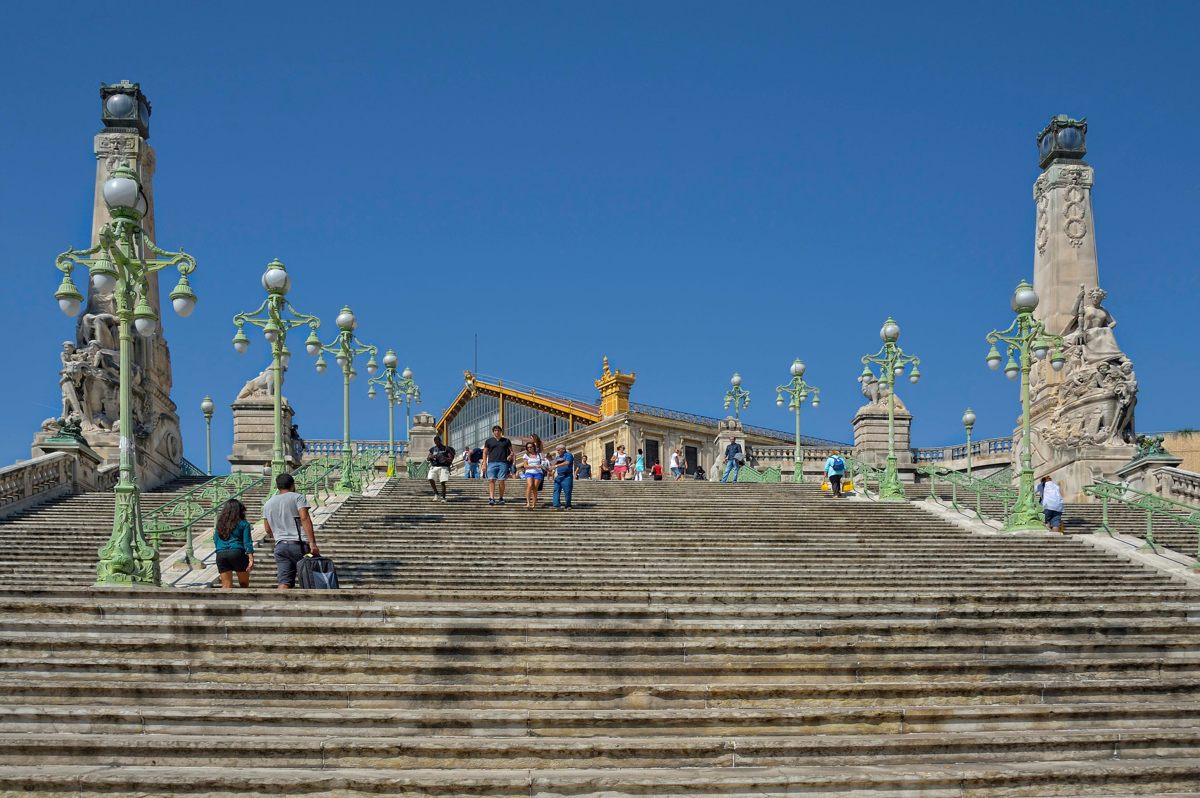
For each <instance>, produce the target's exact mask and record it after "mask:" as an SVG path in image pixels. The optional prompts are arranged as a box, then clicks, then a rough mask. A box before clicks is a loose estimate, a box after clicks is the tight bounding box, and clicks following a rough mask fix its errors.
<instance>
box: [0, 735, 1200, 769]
mask: <svg viewBox="0 0 1200 798" xmlns="http://www.w3.org/2000/svg"><path fill="white" fill-rule="evenodd" d="M1197 756H1200V741H1198V740H1197V738H1196V736H1195V735H1194V734H1193V733H1191V732H1190V731H1186V730H1184V731H1180V730H1179V729H1172V728H1168V729H1153V728H1151V729H1138V730H1133V731H1131V730H1100V731H1090V730H1089V731H1079V730H1075V731H1017V732H1003V731H991V732H986V733H980V732H966V733H959V734H945V733H921V732H917V733H912V734H861V735H843V734H830V735H823V736H817V737H814V736H800V737H792V736H785V735H776V736H757V737H720V736H718V737H706V736H684V737H679V736H662V737H643V738H630V737H606V736H594V737H587V738H578V737H520V736H516V737H478V736H475V737H423V738H418V739H413V738H412V737H403V736H378V737H355V736H350V735H339V736H334V737H322V736H316V737H313V736H293V735H287V734H278V735H270V736H266V735H261V736H255V735H247V736H246V738H245V742H244V745H240V746H231V745H229V738H228V737H227V736H225V735H172V734H157V733H149V734H140V733H138V734H128V735H95V734H68V733H47V734H21V735H14V734H0V765H21V764H24V763H27V762H28V761H30V760H35V761H37V762H39V763H41V764H43V765H80V764H94V765H108V766H130V765H133V766H138V765H141V766H146V765H156V766H160V767H161V766H167V767H195V766H206V767H230V768H242V767H268V766H269V767H275V768H324V769H328V768H365V767H369V768H380V769H415V768H463V767H470V768H505V767H507V768H514V767H522V768H536V769H544V768H568V767H574V768H586V767H600V766H619V767H639V768H651V767H653V768H662V767H673V768H678V767H777V766H792V767H794V766H809V765H816V766H838V765H852V766H862V765H875V766H881V765H891V764H916V763H924V764H937V763H947V764H959V765H961V764H964V763H982V762H994V761H1013V760H1018V759H1019V760H1021V761H1026V762H1031V761H1054V760H1062V759H1070V760H1076V761H1078V760H1086V759H1098V760H1111V759H1139V758H1150V757H1172V758H1174V757H1186V758H1193V757H1197Z"/></svg>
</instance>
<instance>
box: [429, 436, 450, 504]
mask: <svg viewBox="0 0 1200 798" xmlns="http://www.w3.org/2000/svg"><path fill="white" fill-rule="evenodd" d="M425 459H426V460H428V461H429V487H431V488H433V500H434V501H435V502H439V501H440V502H444V501H446V483H447V482H449V481H450V466H451V465H452V464H453V463H454V449H453V448H451V447H449V446H444V445H442V436H441V435H434V436H433V446H431V447H430V448H429V456H428V457H426V458H425ZM438 485H441V486H442V493H441V495H440V496H439V495H438Z"/></svg>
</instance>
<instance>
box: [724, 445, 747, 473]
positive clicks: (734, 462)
mask: <svg viewBox="0 0 1200 798" xmlns="http://www.w3.org/2000/svg"><path fill="white" fill-rule="evenodd" d="M744 459H745V458H744V456H743V455H742V445H741V444H740V443H738V442H737V438H730V439H729V445H728V446H726V447H725V473H724V474H722V475H721V481H722V482H725V481H726V480H728V479H729V474H730V472H732V473H733V481H734V482H737V478H738V473H739V472H740V471H741V470H742V460H744Z"/></svg>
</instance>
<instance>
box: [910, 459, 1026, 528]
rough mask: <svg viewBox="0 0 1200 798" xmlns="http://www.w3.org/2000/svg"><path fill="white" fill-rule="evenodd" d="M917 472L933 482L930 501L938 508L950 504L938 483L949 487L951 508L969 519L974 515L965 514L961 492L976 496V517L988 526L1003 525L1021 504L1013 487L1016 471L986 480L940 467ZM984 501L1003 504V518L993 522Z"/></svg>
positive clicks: (1007, 471)
mask: <svg viewBox="0 0 1200 798" xmlns="http://www.w3.org/2000/svg"><path fill="white" fill-rule="evenodd" d="M917 472H918V473H920V474H923V475H924V476H925V477H926V478H927V479H928V480H929V499H930V500H931V501H934V502H937V503H938V504H941V505H945V504H946V501H945V500H944V499H943V498H942V496H941V494H940V493H939V492H938V483H939V482H940V483H942V484H949V485H950V507H952V508H954V510H955V511H957V512H959V513H962V514H963V515H969V514H970V511H967V510H963V508H962V507H960V506H959V503H958V494H959V491H960V490H962V491H963V492H964V493H966V494H968V495H971V496H973V497H974V502H973V503H974V505H975V507H974V513H975V517H976V518H978V519H979V520H980V521H982V522H984V523H988V522H989V521H996V522H999V523H1001V524H1003V522H1004V519H1005V518H1007V517H1008V512H1009V509H1010V508H1011V507H1012V506H1013V504H1014V503H1015V502H1016V501H1017V490H1016V489H1015V488H1013V487H1012V469H1008V468H1006V469H1003V470H1001V471H997V472H996V473H994V474H992V475H991V476H989V477H987V478H985V479H981V478H978V477H972V476H968V475H967V474H964V473H963V472H961V471H953V470H951V469H948V468H945V467H943V466H939V465H926V466H921V467H920V468H918V469H917ZM984 501H988V502H999V503H1000V506H1001V508H1002V512H1001V517H1000V518H993V517H992V516H991V515H990V514H988V513H987V512H985V511H984Z"/></svg>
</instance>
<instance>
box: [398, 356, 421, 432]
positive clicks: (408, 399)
mask: <svg viewBox="0 0 1200 798" xmlns="http://www.w3.org/2000/svg"><path fill="white" fill-rule="evenodd" d="M396 385H397V386H398V388H399V390H400V396H401V397H403V399H404V441H405V446H407V445H408V439H409V438H410V437H411V436H412V406H413V405H419V404H421V386H419V385H417V384H416V383H415V382H413V371H412V369H410V368H407V367H405V369H404V371H403V372H402V373H401V374H400V379H399V380H398V381H397V383H396ZM396 401H400V398H399V397H398V398H397V399H396Z"/></svg>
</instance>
